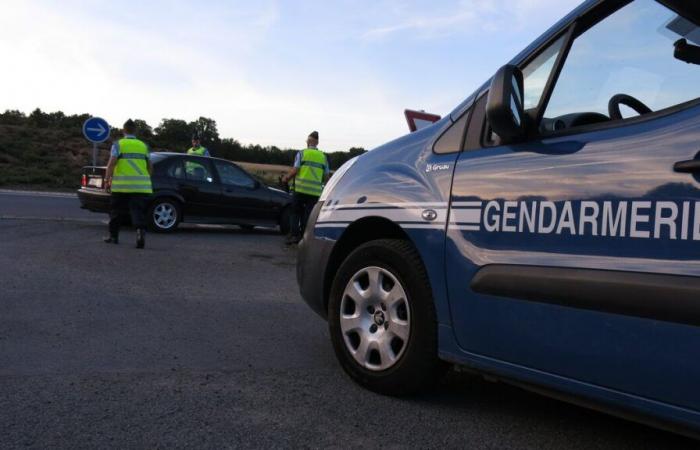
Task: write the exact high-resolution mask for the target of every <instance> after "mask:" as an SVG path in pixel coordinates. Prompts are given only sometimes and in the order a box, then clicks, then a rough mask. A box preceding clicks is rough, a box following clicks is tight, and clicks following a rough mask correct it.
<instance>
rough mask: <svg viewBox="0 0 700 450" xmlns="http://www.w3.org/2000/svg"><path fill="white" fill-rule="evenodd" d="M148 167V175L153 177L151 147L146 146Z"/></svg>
mask: <svg viewBox="0 0 700 450" xmlns="http://www.w3.org/2000/svg"><path fill="white" fill-rule="evenodd" d="M146 165H147V166H148V175H149V176H153V163H152V162H151V147H149V146H146Z"/></svg>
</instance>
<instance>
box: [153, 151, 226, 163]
mask: <svg viewBox="0 0 700 450" xmlns="http://www.w3.org/2000/svg"><path fill="white" fill-rule="evenodd" d="M151 154H152V155H162V156H165V157H168V158H178V157H179V158H184V157H189V158H198V159H209V160H211V159H215V160H217V161H224V162H227V163H230V164H236V163H235V162H233V161H229V160H228V159H223V158H215V157H213V156H201V155H188V154H187V153H178V152H152V153H151ZM236 165H237V164H236Z"/></svg>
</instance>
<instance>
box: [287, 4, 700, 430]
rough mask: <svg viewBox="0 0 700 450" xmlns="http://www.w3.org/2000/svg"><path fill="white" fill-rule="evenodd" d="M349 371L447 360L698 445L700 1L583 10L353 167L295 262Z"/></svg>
mask: <svg viewBox="0 0 700 450" xmlns="http://www.w3.org/2000/svg"><path fill="white" fill-rule="evenodd" d="M297 274H298V280H299V284H300V289H301V293H302V295H303V297H304V299H305V300H306V302H307V303H308V304H309V305H310V306H311V307H312V308H313V310H314V311H316V312H317V313H318V314H320V315H321V316H323V317H324V318H326V319H327V321H328V323H329V329H330V335H331V339H332V342H333V346H334V349H335V352H336V354H337V356H338V359H339V361H340V364H341V365H342V367H343V368H344V370H345V371H346V372H347V373H348V374H349V375H350V376H351V377H352V378H353V379H354V380H355V381H357V382H358V383H360V384H361V385H363V386H365V387H367V388H369V389H371V390H374V391H377V392H381V393H386V394H391V395H399V394H406V393H411V392H414V391H416V390H418V389H421V388H424V387H426V386H429V385H430V383H431V382H432V381H434V380H435V379H436V378H437V377H438V376H439V375H440V373H441V372H442V371H443V370H444V368H445V367H446V366H447V365H448V364H457V365H460V366H466V367H468V368H471V369H473V370H476V371H478V372H480V373H483V374H485V375H488V376H489V377H490V378H496V379H499V380H503V381H507V382H510V383H514V384H517V385H520V386H523V387H527V388H532V389H536V390H538V391H541V392H547V393H549V394H551V395H554V396H557V397H558V398H563V399H567V400H569V401H573V402H577V403H580V404H583V405H587V406H593V407H596V408H599V409H603V410H605V411H609V412H611V413H614V414H618V415H622V416H625V417H632V418H635V419H637V420H641V421H644V422H646V423H651V424H654V425H657V426H662V427H665V428H669V429H675V430H677V431H681V432H685V433H688V434H691V435H695V436H697V435H698V433H699V432H700V2H696V1H685V0H658V1H655V0H635V1H624V0H623V1H619V0H618V1H614V0H604V1H600V0H599V1H587V2H585V3H583V4H582V5H581V6H579V7H578V8H576V9H575V10H574V11H573V12H572V13H570V14H569V15H568V16H566V17H565V18H563V19H562V20H561V21H560V22H559V23H557V24H556V25H555V26H554V27H552V28H551V29H550V30H549V31H547V32H546V33H544V34H543V35H542V36H541V37H540V38H539V39H537V40H536V41H535V42H533V43H532V44H531V45H530V46H529V47H527V48H526V49H525V50H524V51H523V52H522V53H520V54H519V55H517V56H516V57H515V58H513V60H511V61H510V62H509V63H508V64H507V65H505V66H503V67H502V68H501V69H500V70H498V71H497V72H496V74H495V75H494V76H493V78H492V79H491V80H489V81H487V82H486V83H485V84H484V85H483V86H481V87H480V88H479V89H477V90H476V91H475V92H474V93H473V94H471V95H470V96H469V97H467V99H466V100H464V102H462V104H460V105H459V106H457V107H456V108H455V109H454V111H452V112H451V113H450V114H448V115H447V116H445V117H444V118H442V119H441V120H439V121H438V122H436V123H435V124H433V125H431V126H429V127H427V128H423V129H421V130H419V131H416V132H414V133H411V134H409V135H407V136H404V137H402V138H399V139H397V140H395V141H392V142H390V143H388V144H385V145H383V146H381V147H379V148H376V149H374V150H372V151H370V152H368V153H367V154H364V155H362V156H360V157H358V158H356V159H354V160H351V161H350V162H348V163H347V164H345V165H344V166H343V167H342V168H341V169H340V170H339V171H338V172H337V173H336V174H335V175H334V176H333V178H332V179H331V180H330V182H329V183H328V185H327V186H326V188H325V190H324V192H323V195H322V197H321V199H320V201H319V203H318V204H317V205H316V207H315V209H314V211H313V214H312V215H311V217H310V219H309V222H308V226H307V228H306V233H305V236H304V239H303V241H302V243H301V244H300V247H299V260H298V266H297Z"/></svg>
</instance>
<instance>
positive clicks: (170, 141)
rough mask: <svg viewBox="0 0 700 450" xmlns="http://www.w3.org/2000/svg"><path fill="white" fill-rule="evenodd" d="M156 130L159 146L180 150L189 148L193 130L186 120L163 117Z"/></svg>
mask: <svg viewBox="0 0 700 450" xmlns="http://www.w3.org/2000/svg"><path fill="white" fill-rule="evenodd" d="M154 131H155V132H156V136H155V143H156V146H157V147H160V148H164V149H168V150H179V151H184V150H186V149H187V148H189V145H190V139H191V138H192V132H191V129H190V126H189V125H188V124H187V122H185V121H184V120H180V119H163V120H162V121H161V122H160V125H158V126H157V127H156V129H155V130H154Z"/></svg>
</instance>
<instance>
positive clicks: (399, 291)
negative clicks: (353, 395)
mask: <svg viewBox="0 0 700 450" xmlns="http://www.w3.org/2000/svg"><path fill="white" fill-rule="evenodd" d="M328 313H329V314H328V322H329V329H330V334H331V339H332V341H333V347H334V350H335V354H336V356H337V358H338V360H339V361H340V364H341V366H342V367H343V369H344V370H345V372H347V373H348V374H349V375H350V377H351V378H352V379H353V380H355V381H356V382H357V383H359V384H360V385H362V386H364V387H366V388H368V389H370V390H373V391H375V392H379V393H382V394H388V395H404V394H410V393H413V392H416V391H419V390H422V389H424V388H426V387H429V386H430V385H432V384H433V382H434V381H435V380H436V379H437V377H438V376H439V375H440V373H441V372H442V370H443V368H444V364H443V363H442V362H440V360H439V359H438V356H437V319H436V314H435V306H434V303H433V298H432V292H431V289H430V285H429V283H428V277H427V275H426V273H425V269H424V268H423V263H422V261H421V259H420V257H419V256H418V254H417V252H416V250H415V249H414V248H413V246H412V245H411V244H410V243H409V242H406V241H402V240H395V239H382V240H376V241H371V242H368V243H366V244H364V245H362V246H360V247H359V248H358V249H356V250H355V251H353V252H352V253H351V254H350V255H349V256H348V257H347V259H346V260H345V261H344V262H343V263H342V264H341V266H340V269H339V270H338V273H337V275H336V277H335V280H334V282H333V286H332V288H331V297H330V302H329V307H328Z"/></svg>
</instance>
